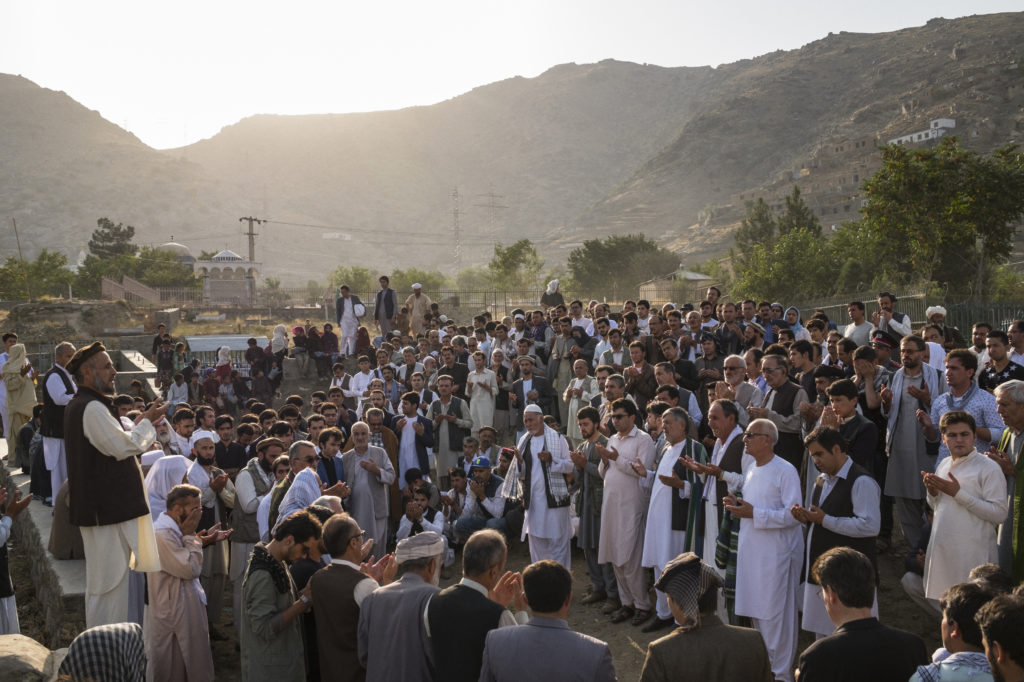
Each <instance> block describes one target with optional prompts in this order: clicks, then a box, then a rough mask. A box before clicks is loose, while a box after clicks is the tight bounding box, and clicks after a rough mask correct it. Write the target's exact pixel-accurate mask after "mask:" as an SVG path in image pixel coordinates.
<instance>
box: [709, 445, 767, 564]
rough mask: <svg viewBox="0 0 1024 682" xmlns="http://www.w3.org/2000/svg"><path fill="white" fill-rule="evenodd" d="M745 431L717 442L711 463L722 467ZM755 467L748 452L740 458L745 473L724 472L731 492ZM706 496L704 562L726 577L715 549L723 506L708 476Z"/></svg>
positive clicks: (741, 468) (713, 482) (713, 483)
mask: <svg viewBox="0 0 1024 682" xmlns="http://www.w3.org/2000/svg"><path fill="white" fill-rule="evenodd" d="M742 437H743V429H741V428H740V427H738V426H737V427H735V428H733V430H732V433H730V434H729V437H728V438H726V439H725V442H724V443H723V442H722V441H721V440H716V441H715V449H714V450H712V451H711V463H712V464H714V465H715V466H721V465H722V458H723V457H725V451H726V450H728V449H729V446H730V445H732V441H733V439H734V438H742ZM754 465H755V462H754V458H753V457H751V456H750V455H748V454H747V453H746V452H744V453H743V456H742V457H741V458H740V471H742V472H743V473H740V474H737V473H735V472H732V471H726V472H724V475H723V476H722V479H723V480H724V481H725V482H726V485H727V486H728V487H729V490H735V489H738V488H739V487H741V486H742V485H743V477H744V476H745V475H746V473H747V472H748V471H749V470H750V468H751V467H752V466H754ZM704 478H705V481H704V495H703V498H704V499H703V501H702V504H703V505H704V561H705V562H707V563H708V564H710V565H711V566H714V567H715V570H716V571H718V574H719V575H720V576H722V577H723V578H724V577H725V569H724V568H718V566H716V565H715V562H714V558H715V549H716V544H717V542H718V530H719V528H718V505H719V504H721V502H722V501H721V500H719V499H718V486H717V485H715V481H714V480H707V476H704Z"/></svg>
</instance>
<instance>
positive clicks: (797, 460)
mask: <svg viewBox="0 0 1024 682" xmlns="http://www.w3.org/2000/svg"><path fill="white" fill-rule="evenodd" d="M799 390H800V387H799V386H797V385H796V384H794V383H793V382H792V381H787V382H786V383H784V384H782V386H781V387H780V388H778V389H774V388H770V389H769V393H774V394H775V399H774V400H773V401H772V412H775V413H777V414H780V415H782V416H783V417H789V416H792V414H793V401H794V400H796V394H797V392H798V391H799ZM766 397H767V396H766ZM775 454H776V455H778V456H779V457H781V458H782V459H784V460H786V461H787V462H789V463H790V464H792V465H793V466H794V467H796V470H797V471H801V470H802V469H801V468H800V467H801V465H802V464H803V459H804V442H803V439H802V438H801V437H800V434H799V433H783V432H781V431H780V432H779V442H778V443H776V445H775Z"/></svg>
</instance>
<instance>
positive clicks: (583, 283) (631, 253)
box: [569, 234, 679, 296]
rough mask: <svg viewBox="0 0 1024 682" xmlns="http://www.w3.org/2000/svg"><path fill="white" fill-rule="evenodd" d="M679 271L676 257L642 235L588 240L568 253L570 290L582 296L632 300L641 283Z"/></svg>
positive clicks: (677, 257)
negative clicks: (602, 296) (622, 297)
mask: <svg viewBox="0 0 1024 682" xmlns="http://www.w3.org/2000/svg"><path fill="white" fill-rule="evenodd" d="M678 267H679V256H677V255H676V254H675V253H673V252H672V251H670V250H668V249H666V248H665V247H663V246H659V245H658V244H657V243H656V242H655V241H653V240H651V239H648V238H647V237H646V236H644V235H642V234H627V235H613V236H611V237H607V238H605V239H588V240H587V241H585V242H583V246H581V247H579V248H576V249H573V250H572V251H571V252H570V253H569V276H570V279H571V280H572V282H571V285H572V286H571V288H572V289H573V291H575V292H577V294H578V295H581V296H593V295H598V294H606V295H614V294H613V292H616V293H617V294H618V295H623V294H626V293H627V292H630V293H629V294H628V295H630V296H632V295H633V294H635V290H636V288H637V287H638V286H639V285H640V283H641V282H645V281H647V280H649V279H651V278H652V277H657V276H660V275H664V274H666V273H669V272H673V271H675V270H676V269H677V268H678Z"/></svg>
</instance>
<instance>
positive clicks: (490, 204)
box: [473, 189, 508, 236]
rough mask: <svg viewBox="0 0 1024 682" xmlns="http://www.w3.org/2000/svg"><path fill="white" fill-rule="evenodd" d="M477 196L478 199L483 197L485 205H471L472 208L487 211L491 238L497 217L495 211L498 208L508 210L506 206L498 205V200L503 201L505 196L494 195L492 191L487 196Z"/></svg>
mask: <svg viewBox="0 0 1024 682" xmlns="http://www.w3.org/2000/svg"><path fill="white" fill-rule="evenodd" d="M477 196H478V197H483V198H484V199H487V203H486V204H473V205H474V206H479V207H480V208H486V209H489V210H488V214H489V215H488V218H489V221H490V225H489V230H490V233H491V235H492V236H493V235H494V234H495V229H494V227H495V226H494V218H495V216H496V215H497V209H499V208H508V206H506V205H504V204H501V203H498V200H499V199H504V198H505V196H504V195H503V194H495V193H494V190H493V189H492V190H491V191H490V192H488V193H487V194H478V195H477Z"/></svg>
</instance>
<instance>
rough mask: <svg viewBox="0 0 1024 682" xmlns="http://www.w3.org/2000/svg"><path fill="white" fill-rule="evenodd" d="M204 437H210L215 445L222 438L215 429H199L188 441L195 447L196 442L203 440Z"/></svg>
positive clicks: (190, 445)
mask: <svg viewBox="0 0 1024 682" xmlns="http://www.w3.org/2000/svg"><path fill="white" fill-rule="evenodd" d="M204 438H209V439H210V440H211V441H213V443H214V444H215V445H216V443H217V441H218V440H220V438H218V437H217V434H215V433H214V432H213V431H207V430H205V429H199V430H198V431H196V432H195V433H193V434H192V439H191V440H189V442H188V445H189V447H192V448H194V447H195V446H196V443H198V442H199V441H201V440H203V439H204Z"/></svg>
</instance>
